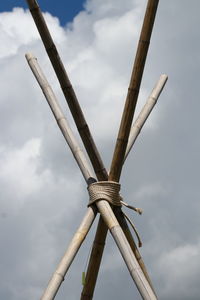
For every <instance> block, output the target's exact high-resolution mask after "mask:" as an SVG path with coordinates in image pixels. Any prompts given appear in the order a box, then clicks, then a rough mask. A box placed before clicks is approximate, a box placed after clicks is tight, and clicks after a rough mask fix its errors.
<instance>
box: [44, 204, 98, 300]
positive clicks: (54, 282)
mask: <svg viewBox="0 0 200 300" xmlns="http://www.w3.org/2000/svg"><path fill="white" fill-rule="evenodd" d="M96 213H97V210H96V208H95V206H93V207H89V208H88V209H87V212H86V214H85V217H84V218H83V221H82V222H81V224H80V226H79V228H78V230H77V231H76V233H75V235H74V237H73V239H72V241H71V242H70V244H69V246H68V249H67V251H66V252H65V254H64V256H63V258H62V260H61V261H60V263H59V265H58V267H57V269H56V271H55V272H54V273H53V276H52V277H51V279H50V281H49V283H48V285H47V288H46V289H45V291H44V293H43V295H42V297H41V298H40V299H41V300H50V299H54V298H55V296H56V294H57V292H58V290H59V288H60V285H61V283H62V282H63V280H64V279H65V275H66V273H67V271H68V269H69V267H70V265H71V263H72V261H73V260H74V258H75V256H76V254H77V252H78V250H79V248H80V246H81V245H82V243H83V241H84V239H85V237H86V235H87V233H88V231H89V230H90V227H91V226H92V223H93V221H94V219H95V216H96Z"/></svg>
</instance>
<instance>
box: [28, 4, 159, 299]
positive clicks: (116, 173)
mask: <svg viewBox="0 0 200 300" xmlns="http://www.w3.org/2000/svg"><path fill="white" fill-rule="evenodd" d="M27 2H28V4H29V7H30V10H31V13H32V15H33V17H34V20H35V22H36V25H37V27H38V30H39V32H40V34H41V37H42V39H43V42H44V45H45V48H46V50H47V53H48V54H49V57H50V59H51V62H52V64H53V67H54V69H55V71H56V73H57V76H58V79H59V81H60V84H61V87H62V89H63V92H64V94H65V96H66V98H67V99H68V98H69V99H68V100H69V101H68V104H69V107H70V110H71V111H72V114H73V117H74V119H75V122H76V125H77V127H78V130H79V132H80V135H81V137H82V140H83V142H84V145H85V148H86V150H88V149H89V148H90V149H92V151H87V152H89V153H88V155H89V157H90V160H91V162H92V165H93V167H94V170H95V173H96V175H97V177H98V179H99V180H102V179H103V180H105V177H106V171H105V168H104V166H103V163H102V161H101V159H100V156H99V154H98V151H97V149H96V147H95V145H94V142H93V139H92V138H91V134H90V132H89V128H88V126H87V124H86V122H85V120H84V117H83V114H82V111H81V109H80V106H79V104H78V101H77V99H76V96H75V93H74V91H73V88H72V86H71V83H70V82H69V79H68V77H67V74H66V72H65V70H64V67H63V64H62V62H61V60H60V58H59V55H58V53H57V50H56V48H55V45H54V44H53V41H52V39H51V36H50V34H49V31H48V28H47V26H46V24H45V22H44V19H43V17H42V14H41V12H40V10H39V7H38V5H37V2H36V1H27ZM150 2H152V1H149V5H148V7H147V8H148V9H149V10H151V9H152V7H153V8H154V9H153V10H152V12H153V13H152V14H151V17H152V16H153V20H154V17H155V11H156V8H157V4H156V3H155V2H157V3H158V1H153V2H154V3H153V2H152V3H153V5H152V3H150ZM148 9H147V11H148ZM147 15H148V14H147ZM149 15H150V14H149ZM149 22H150V23H149V24H150V27H151V29H152V26H153V22H152V18H150V20H149ZM144 23H145V22H144ZM143 27H145V26H143ZM148 28H149V27H148ZM148 28H147V33H150V35H151V30H150V32H148ZM143 43H144V41H140V44H141V45H142V44H143ZM145 43H146V44H145V47H142V48H141V49H146V50H145V51H144V55H141V56H140V58H143V60H144V62H145V55H146V54H145V53H147V49H148V40H146V41H145ZM140 52H141V53H142V51H141V50H140ZM136 58H137V56H136ZM144 62H142V63H143V66H144ZM140 69H141V68H140ZM133 73H134V72H133ZM141 73H142V72H141ZM139 77H141V76H139ZM139 77H138V76H136V78H139ZM132 79H133V80H132V83H134V78H133V77H132ZM139 81H140V82H141V78H140V79H139ZM139 81H138V82H137V84H136V87H130V88H129V93H128V99H129V98H130V97H132V96H133V97H132V98H133V99H134V101H127V102H129V104H128V106H127V107H128V110H129V109H130V108H131V107H132V109H133V111H134V108H135V104H136V100H137V95H138V91H139V86H138V83H139V85H140V82H139ZM131 89H132V90H131ZM133 104H134V105H133ZM124 115H125V114H124ZM132 117H133V114H132ZM132 117H131V115H130V114H129V116H128V119H127V118H126V117H125V118H124V121H125V122H124V121H122V122H121V128H122V129H121V128H120V130H121V132H122V131H123V130H124V128H128V127H129V125H131V122H132ZM127 120H128V122H127ZM124 124H125V127H124V128H123V126H124ZM129 131H130V128H129V130H128V135H129ZM125 132H126V130H125ZM119 136H120V135H119ZM124 137H125V138H124V141H122V142H121V141H120V139H118V143H117V145H116V148H115V153H114V158H113V162H112V166H111V175H110V178H111V179H112V180H115V181H119V178H120V173H121V168H122V164H121V162H119V164H118V166H117V169H116V168H115V164H116V161H117V162H118V157H122V156H123V155H124V154H125V151H124V150H123V148H124V145H125V144H127V141H126V133H125V135H124ZM125 150H126V149H125ZM123 152H124V154H123ZM122 154H123V155H122ZM123 159H124V157H123ZM123 159H122V161H123ZM106 179H107V178H106ZM97 207H98V210H99V211H100V213H101V214H102V215H103V218H104V221H105V222H106V223H107V226H108V227H109V229H110V231H111V233H112V235H113V237H114V238H115V241H116V243H117V244H118V246H119V248H120V251H121V253H122V256H123V257H124V259H125V261H126V264H127V266H128V268H129V271H130V273H131V275H132V277H133V279H134V280H135V283H136V285H137V286H138V289H139V291H140V293H141V295H142V297H143V298H144V299H149V298H148V297H149V296H150V297H151V293H152V297H153V296H154V294H153V292H152V290H151V288H150V289H149V286H148V283H147V282H145V277H144V276H143V273H142V272H141V273H140V268H139V272H137V270H135V271H136V272H135V271H134V270H132V267H133V266H134V265H135V263H136V265H137V260H135V256H134V255H132V251H131V248H130V246H129V244H128V243H127V240H126V238H125V236H124V234H123V231H122V230H121V227H120V226H119V224H118V222H117V220H116V218H115V216H114V214H113V212H112V210H111V208H110V206H109V204H108V203H107V202H106V201H103V200H101V201H99V202H98V203H97ZM102 224H103V223H102ZM124 245H125V247H124ZM127 258H130V259H131V261H129V262H128V261H127ZM146 297H147V298H146ZM150 299H154V298H150Z"/></svg>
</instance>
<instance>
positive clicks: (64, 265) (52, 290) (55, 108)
mask: <svg viewBox="0 0 200 300" xmlns="http://www.w3.org/2000/svg"><path fill="white" fill-rule="evenodd" d="M26 58H27V60H28V62H29V65H30V67H31V69H32V71H33V73H34V75H35V77H36V79H37V81H38V82H39V84H40V87H41V88H42V90H43V93H44V95H45V97H46V99H47V101H48V103H49V105H50V107H51V110H52V112H53V114H54V116H55V118H56V120H57V121H59V120H63V118H64V116H63V114H62V111H61V109H60V107H59V105H58V103H57V100H56V98H55V95H54V93H53V91H52V89H51V87H50V86H49V84H48V82H47V80H46V78H45V76H44V74H43V73H42V71H41V69H40V68H39V65H38V63H37V61H36V59H35V58H34V57H33V56H32V55H30V54H29V55H26ZM59 124H63V126H64V127H65V126H66V124H67V123H66V122H64V123H60V122H59ZM63 126H60V129H61V130H63V129H65V130H64V132H66V131H67V130H66V128H63ZM68 131H69V130H68ZM64 136H65V138H66V141H67V142H68V143H69V145H70V149H71V150H72V152H73V151H75V149H79V147H78V145H77V144H76V141H75V140H74V137H73V133H71V132H70V134H69V133H68V134H67V135H64ZM69 140H70V142H69ZM74 141H75V145H76V147H75V146H74V145H73V142H74ZM78 153H80V150H79V151H78ZM82 158H83V161H82V162H81V163H79V160H82ZM76 160H77V162H78V165H79V167H80V168H81V166H84V164H85V163H86V159H84V154H83V153H82V152H81V155H78V156H76ZM86 169H88V168H86ZM82 172H83V174H85V173H84V171H82ZM90 175H91V174H89V176H90ZM86 181H87V178H86ZM98 208H99V210H100V211H102V213H103V214H104V215H103V218H104V219H105V220H106V222H107V225H109V224H110V223H109V222H110V221H109V219H108V216H110V215H111V216H112V219H113V220H114V221H115V226H114V227H116V226H117V227H116V228H113V226H112V224H110V227H109V229H110V230H111V233H112V235H113V237H114V238H115V240H116V242H117V243H118V246H119V249H120V251H121V253H122V255H123V257H124V259H125V261H126V263H127V266H128V268H129V271H130V273H131V276H132V277H133V279H134V280H135V281H136V285H137V286H138V288H140V289H141V288H142V284H144V285H146V282H144V283H143V280H144V278H145V277H144V275H143V273H142V270H140V272H141V273H142V276H143V277H144V278H142V279H141V278H140V279H139V281H138V282H139V283H138V282H137V280H138V279H137V277H138V272H132V271H131V270H132V265H134V264H135V261H132V262H131V260H130V258H129V254H128V252H127V251H129V250H127V246H126V245H125V247H124V242H123V240H122V238H124V234H122V237H120V236H121V232H122V230H121V229H120V228H118V227H120V226H119V224H118V222H117V220H116V218H115V216H114V214H113V212H112V210H111V208H110V206H109V204H107V207H106V202H105V201H99V202H98ZM105 210H107V216H106V215H105V213H104V211H105ZM88 213H89V212H88ZM89 216H90V217H88V216H87V217H86V219H85V220H84V221H83V224H84V230H82V229H79V230H78V232H77V233H76V235H75V237H74V239H73V240H72V242H71V243H70V247H69V248H68V251H67V253H66V254H65V255H64V257H63V260H62V261H61V263H60V264H59V267H58V268H57V270H56V272H55V273H54V275H53V277H52V278H51V280H50V282H49V285H48V287H47V289H46V290H45V292H44V294H43V297H42V299H43V300H44V299H45V300H47V299H54V297H55V295H56V293H57V291H58V289H59V286H60V284H61V282H62V280H63V278H64V276H65V274H66V272H67V270H68V268H69V266H70V264H71V262H72V260H73V258H74V257H75V255H76V253H77V251H78V249H79V248H78V245H79V247H80V245H81V242H82V241H83V240H84V238H85V235H86V233H87V232H88V230H89V228H90V226H91V224H92V222H93V220H94V217H93V215H92V216H91V212H90V214H89ZM88 218H89V219H90V222H89V223H88ZM116 222H117V223H116ZM81 226H82V227H83V225H81ZM81 226H80V227H81ZM82 227H81V228H82ZM85 227H87V228H86V229H85ZM120 230H121V231H120ZM83 231H84V233H83ZM80 232H81V236H82V238H81V239H80V238H77V236H78V237H79V236H80ZM77 240H78V243H77ZM129 248H130V246H129ZM128 258H129V260H128ZM131 259H132V258H131ZM61 271H62V272H61ZM139 277H140V276H139ZM141 280H142V281H141ZM145 280H146V279H145ZM147 290H150V292H151V288H150V289H149V287H148V285H147ZM140 292H141V294H142V295H146V292H145V291H140ZM148 293H149V291H148ZM147 295H148V294H147ZM145 299H149V298H145Z"/></svg>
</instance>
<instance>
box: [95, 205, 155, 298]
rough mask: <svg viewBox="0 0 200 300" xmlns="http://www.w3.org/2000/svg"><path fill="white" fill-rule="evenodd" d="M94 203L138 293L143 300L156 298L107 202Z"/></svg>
mask: <svg viewBox="0 0 200 300" xmlns="http://www.w3.org/2000/svg"><path fill="white" fill-rule="evenodd" d="M96 205H97V208H98V210H99V212H100V213H101V216H102V217H103V220H104V222H105V223H106V225H107V226H108V228H109V230H110V232H111V234H112V236H113V238H114V240H115V242H116V244H117V246H118V248H119V251H120V253H121V255H122V257H123V259H124V261H125V263H126V266H127V268H128V270H129V273H130V275H131V277H132V279H133V280H134V282H135V284H136V286H137V288H138V291H139V293H140V295H141V296H142V298H143V299H144V300H147V299H149V300H155V299H157V297H156V295H155V293H154V291H153V290H152V288H151V286H150V284H149V282H148V281H147V279H146V277H145V275H144V273H143V271H142V269H141V267H140V265H139V263H138V261H137V259H136V257H135V255H134V254H133V251H132V249H131V247H130V244H129V242H128V241H127V238H126V236H125V234H124V232H123V230H122V229H121V227H120V225H119V223H118V221H117V218H116V217H115V215H114V213H113V211H112V209H111V207H110V205H109V203H108V202H107V201H104V200H101V201H98V202H97V203H96Z"/></svg>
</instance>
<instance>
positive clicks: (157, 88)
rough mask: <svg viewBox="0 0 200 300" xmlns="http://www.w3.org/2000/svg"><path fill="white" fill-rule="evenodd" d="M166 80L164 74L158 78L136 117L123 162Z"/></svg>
mask: <svg viewBox="0 0 200 300" xmlns="http://www.w3.org/2000/svg"><path fill="white" fill-rule="evenodd" d="M167 79H168V77H167V75H165V74H162V75H161V76H160V78H159V80H158V81H157V83H156V85H155V87H154V88H153V90H152V92H151V94H150V96H149V98H148V99H147V102H146V103H145V105H144V107H143V108H142V110H141V112H140V114H139V116H138V117H137V119H136V121H135V122H134V124H133V126H132V127H131V131H130V136H129V139H128V145H127V149H126V154H125V157H124V161H125V160H126V158H127V156H128V154H129V152H130V150H131V148H132V147H133V145H134V143H135V140H136V139H137V137H138V135H139V134H140V131H141V129H142V127H143V126H144V124H145V122H146V120H147V118H148V116H149V115H150V113H151V111H152V109H153V108H154V106H155V105H156V103H157V100H158V98H159V96H160V94H161V92H162V90H163V88H164V86H165V84H166V82H167Z"/></svg>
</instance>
